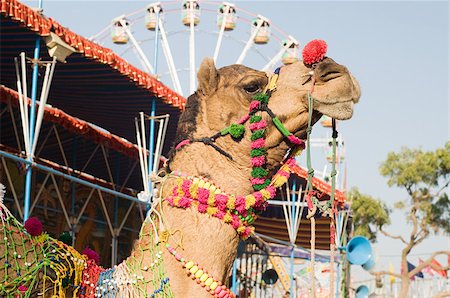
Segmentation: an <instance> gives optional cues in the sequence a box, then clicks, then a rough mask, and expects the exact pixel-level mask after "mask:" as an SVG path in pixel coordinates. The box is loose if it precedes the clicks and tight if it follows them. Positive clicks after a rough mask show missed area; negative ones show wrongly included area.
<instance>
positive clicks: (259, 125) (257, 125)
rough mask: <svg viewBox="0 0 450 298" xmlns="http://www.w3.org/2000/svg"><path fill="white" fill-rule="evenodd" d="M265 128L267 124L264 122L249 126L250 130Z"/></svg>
mask: <svg viewBox="0 0 450 298" xmlns="http://www.w3.org/2000/svg"><path fill="white" fill-rule="evenodd" d="M266 127H267V122H266V120H261V121H259V122H255V123H251V124H250V129H251V130H258V129H263V128H266Z"/></svg>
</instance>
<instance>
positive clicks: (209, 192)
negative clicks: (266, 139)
mask: <svg viewBox="0 0 450 298" xmlns="http://www.w3.org/2000/svg"><path fill="white" fill-rule="evenodd" d="M294 165H295V159H294V158H289V159H287V160H286V162H285V163H284V164H283V165H282V166H281V168H280V169H279V170H278V172H277V173H276V174H275V175H274V176H273V178H272V181H271V182H269V185H267V186H265V187H264V188H263V189H261V190H258V191H255V192H254V193H252V194H249V195H246V196H234V195H229V194H226V193H223V192H222V191H221V190H220V189H219V188H218V187H216V186H215V185H214V184H211V183H210V182H209V181H205V180H203V179H200V178H193V177H191V176H186V175H183V174H182V173H180V172H172V173H171V175H178V176H177V181H176V186H174V187H173V189H172V193H171V195H169V196H168V197H167V198H166V201H167V202H168V203H169V205H170V206H173V207H179V208H184V209H187V208H191V207H193V208H195V209H196V210H197V211H198V212H200V213H206V214H209V215H211V216H214V217H217V218H219V219H221V220H223V221H224V222H225V223H228V224H231V225H232V226H233V228H234V229H235V230H236V231H237V233H238V234H239V236H240V237H241V238H242V239H247V238H248V237H249V236H250V235H251V233H253V231H254V227H253V226H252V225H251V224H252V223H253V222H254V221H255V219H256V217H257V213H258V212H260V211H263V210H265V209H266V207H267V200H269V199H273V198H274V197H275V194H276V188H279V187H281V186H282V185H283V184H285V183H286V182H287V180H288V178H289V176H290V173H291V168H292V167H293V166H294Z"/></svg>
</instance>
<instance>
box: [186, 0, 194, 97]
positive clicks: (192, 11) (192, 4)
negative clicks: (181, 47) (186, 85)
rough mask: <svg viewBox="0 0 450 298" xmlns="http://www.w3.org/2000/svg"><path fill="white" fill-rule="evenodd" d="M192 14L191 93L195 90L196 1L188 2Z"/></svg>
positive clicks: (190, 44) (190, 40) (190, 42)
mask: <svg viewBox="0 0 450 298" xmlns="http://www.w3.org/2000/svg"><path fill="white" fill-rule="evenodd" d="M188 4H189V9H190V12H191V15H190V35H189V72H190V90H189V92H190V94H193V93H194V92H195V85H196V82H195V29H194V28H195V27H194V26H195V24H194V3H193V2H188Z"/></svg>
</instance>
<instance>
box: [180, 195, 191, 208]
mask: <svg viewBox="0 0 450 298" xmlns="http://www.w3.org/2000/svg"><path fill="white" fill-rule="evenodd" d="M178 206H180V207H181V208H184V209H187V208H189V207H191V199H189V198H187V197H182V198H180V200H179V201H178Z"/></svg>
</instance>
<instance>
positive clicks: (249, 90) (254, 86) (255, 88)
mask: <svg viewBox="0 0 450 298" xmlns="http://www.w3.org/2000/svg"><path fill="white" fill-rule="evenodd" d="M244 90H245V92H247V93H249V94H253V93H256V92H258V91H259V85H257V84H249V85H246V86H244Z"/></svg>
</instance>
